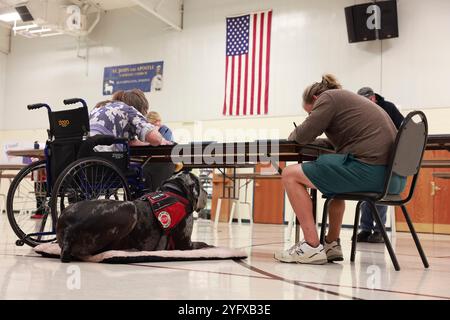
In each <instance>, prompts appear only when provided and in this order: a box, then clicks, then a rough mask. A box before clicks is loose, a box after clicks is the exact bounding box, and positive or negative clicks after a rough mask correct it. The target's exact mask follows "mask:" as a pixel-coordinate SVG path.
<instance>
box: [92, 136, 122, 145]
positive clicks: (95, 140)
mask: <svg viewBox="0 0 450 320" xmlns="http://www.w3.org/2000/svg"><path fill="white" fill-rule="evenodd" d="M88 141H91V143H92V145H93V147H96V146H110V145H113V144H123V145H125V144H128V139H127V138H116V137H114V136H107V135H96V136H93V137H89V138H88Z"/></svg>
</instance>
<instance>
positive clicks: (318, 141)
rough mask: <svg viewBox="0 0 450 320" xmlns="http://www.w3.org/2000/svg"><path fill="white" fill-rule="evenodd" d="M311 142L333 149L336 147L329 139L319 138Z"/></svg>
mask: <svg viewBox="0 0 450 320" xmlns="http://www.w3.org/2000/svg"><path fill="white" fill-rule="evenodd" d="M311 144H312V145H315V146H318V147H323V148H328V149H331V150H333V149H334V145H333V144H332V143H331V141H330V140H328V139H323V138H317V139H316V140H314V141H313V142H311Z"/></svg>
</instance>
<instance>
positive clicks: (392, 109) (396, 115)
mask: <svg viewBox="0 0 450 320" xmlns="http://www.w3.org/2000/svg"><path fill="white" fill-rule="evenodd" d="M387 104H388V106H389V116H390V117H391V119H392V122H394V124H395V127H396V128H397V129H400V126H401V125H402V122H403V120H404V119H405V117H404V116H403V115H402V114H401V112H400V111H399V110H398V109H397V107H396V106H395V104H393V103H392V102H388V103H387Z"/></svg>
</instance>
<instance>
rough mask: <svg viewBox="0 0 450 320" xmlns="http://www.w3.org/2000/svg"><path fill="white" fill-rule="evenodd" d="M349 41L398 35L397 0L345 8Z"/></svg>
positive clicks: (387, 37)
mask: <svg viewBox="0 0 450 320" xmlns="http://www.w3.org/2000/svg"><path fill="white" fill-rule="evenodd" d="M345 19H346V22H347V33H348V41H349V42H350V43H353V42H361V41H371V40H376V39H389V38H396V37H398V17H397V1H396V0H389V1H374V2H369V3H364V4H358V5H354V6H351V7H347V8H345Z"/></svg>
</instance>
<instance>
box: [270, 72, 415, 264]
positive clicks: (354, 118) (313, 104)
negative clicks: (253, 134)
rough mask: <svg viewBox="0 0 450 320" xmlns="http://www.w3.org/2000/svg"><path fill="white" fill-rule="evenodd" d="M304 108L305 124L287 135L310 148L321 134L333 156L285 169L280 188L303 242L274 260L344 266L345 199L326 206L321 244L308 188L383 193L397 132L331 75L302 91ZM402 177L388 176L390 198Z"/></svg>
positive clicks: (402, 182)
mask: <svg viewBox="0 0 450 320" xmlns="http://www.w3.org/2000/svg"><path fill="white" fill-rule="evenodd" d="M303 108H304V109H305V111H306V112H307V113H308V115H309V116H308V117H307V118H306V120H305V121H304V122H303V123H302V125H300V126H299V127H297V128H296V129H295V131H294V132H292V134H291V135H290V136H289V140H295V141H296V142H297V143H299V144H307V143H312V142H314V141H315V139H316V138H317V137H319V136H321V135H322V134H323V133H325V134H326V136H327V137H328V140H329V142H331V144H332V145H333V146H334V149H335V150H336V154H324V155H321V156H319V158H318V159H317V160H316V161H312V162H306V163H303V164H296V165H291V166H289V167H287V168H285V169H284V170H283V178H282V181H283V185H284V187H285V189H286V192H287V195H288V198H289V201H290V203H291V205H292V207H293V209H294V211H295V213H296V215H297V218H298V220H299V221H300V226H301V228H302V231H303V234H304V237H305V240H303V241H301V242H299V243H297V244H295V245H294V246H293V247H292V248H290V249H289V250H287V251H282V252H278V253H276V254H275V258H276V259H277V260H279V261H283V262H294V263H295V262H297V263H307V264H325V263H327V261H342V260H343V255H342V249H341V246H340V240H339V234H340V231H341V225H342V218H343V215H344V210H345V202H344V201H343V200H332V201H331V203H330V206H329V211H330V212H329V213H330V214H329V219H330V222H329V230H328V235H327V236H326V238H325V241H324V243H323V244H321V243H320V241H319V237H318V234H317V229H316V225H315V222H314V217H313V211H312V201H311V198H310V195H309V194H308V192H307V190H306V189H307V188H312V189H318V190H319V191H320V192H322V193H323V194H326V195H329V196H331V195H333V194H340V193H351V192H376V193H379V192H382V190H383V188H384V182H385V176H386V169H387V167H386V166H387V164H388V161H389V157H390V154H391V150H392V147H393V145H394V143H395V138H396V135H397V130H396V128H395V126H394V123H393V122H392V121H391V119H390V118H389V115H388V114H387V113H386V112H384V111H383V110H382V109H381V108H374V107H373V103H372V102H371V101H369V100H368V99H366V98H364V97H361V96H359V95H357V94H355V93H353V92H350V91H347V90H342V87H341V85H340V84H339V83H338V82H337V80H336V79H335V77H334V76H332V75H325V76H324V77H323V78H322V81H321V82H316V83H314V84H312V85H311V86H309V87H308V88H306V90H305V92H304V94H303ZM405 184H406V178H404V177H400V176H397V175H395V174H394V175H393V176H392V180H391V184H390V186H389V193H391V194H399V193H400V192H402V190H403V189H404V187H405Z"/></svg>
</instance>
